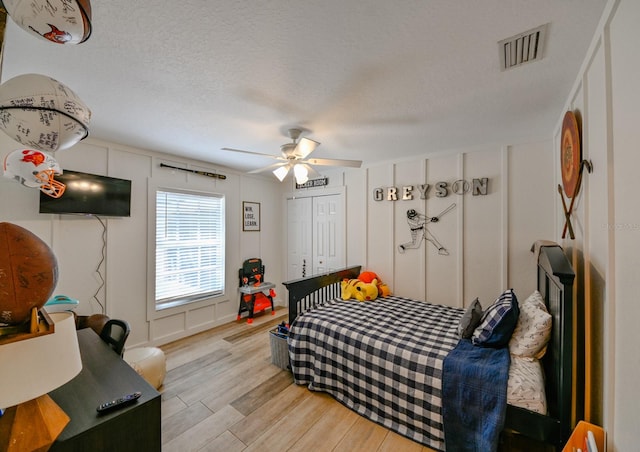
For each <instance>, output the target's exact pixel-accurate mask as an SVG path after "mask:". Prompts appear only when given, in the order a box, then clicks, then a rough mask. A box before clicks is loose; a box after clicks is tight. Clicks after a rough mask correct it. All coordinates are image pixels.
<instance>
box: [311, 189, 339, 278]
mask: <svg viewBox="0 0 640 452" xmlns="http://www.w3.org/2000/svg"><path fill="white" fill-rule="evenodd" d="M344 235H345V225H344V198H343V196H342V195H328V196H318V197H314V198H313V236H312V237H313V238H312V242H313V274H318V273H324V272H328V271H332V270H336V269H338V268H342V267H344V266H345V261H346V259H345V251H344V249H345V246H344V245H345V241H344Z"/></svg>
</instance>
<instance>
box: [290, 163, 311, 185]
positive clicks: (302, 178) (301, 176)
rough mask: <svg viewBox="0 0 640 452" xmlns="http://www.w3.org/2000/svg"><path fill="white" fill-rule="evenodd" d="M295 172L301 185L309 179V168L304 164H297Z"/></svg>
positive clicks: (294, 168) (297, 181)
mask: <svg viewBox="0 0 640 452" xmlns="http://www.w3.org/2000/svg"><path fill="white" fill-rule="evenodd" d="M293 174H294V175H295V176H296V183H298V184H299V185H302V184H304V183H305V182H307V181H308V180H309V170H308V169H307V166H306V165H304V164H301V163H298V164H296V165H295V166H294V167H293Z"/></svg>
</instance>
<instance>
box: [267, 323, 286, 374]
mask: <svg viewBox="0 0 640 452" xmlns="http://www.w3.org/2000/svg"><path fill="white" fill-rule="evenodd" d="M269 339H270V342H271V363H272V364H275V365H276V366H278V367H279V368H281V369H284V370H291V365H290V364H289V347H288V346H287V338H286V337H283V336H282V335H281V334H278V329H277V328H276V329H274V330H271V331H269Z"/></svg>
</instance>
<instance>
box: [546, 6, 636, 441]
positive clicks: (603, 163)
mask: <svg viewBox="0 0 640 452" xmlns="http://www.w3.org/2000/svg"><path fill="white" fill-rule="evenodd" d="M638 23H640V2H638V1H637V0H609V1H608V3H607V5H606V7H605V11H604V13H603V16H602V19H601V21H600V25H599V27H598V30H597V31H596V33H595V36H594V38H593V40H592V42H591V46H590V48H589V51H588V53H587V55H586V56H585V58H584V61H583V65H582V68H581V70H580V73H579V74H577V77H576V81H575V84H574V87H573V89H572V91H571V93H569V95H568V97H567V100H566V109H565V110H572V111H574V112H575V113H576V115H577V116H578V117H579V119H580V121H579V123H580V125H581V127H580V128H581V130H582V143H583V146H582V152H583V158H584V159H588V160H590V161H591V163H592V165H593V172H592V173H591V174H585V176H584V179H583V186H582V190H581V191H580V194H579V195H578V197H577V198H576V201H575V211H574V214H573V216H572V225H573V228H574V231H575V239H574V240H571V239H570V238H569V237H566V238H565V239H564V240H561V242H562V244H563V246H564V248H565V249H566V250H568V251H569V253H570V256H571V258H572V259H573V264H574V268H575V269H576V278H577V280H578V287H582V288H583V290H582V291H581V292H580V293H578V294H577V295H578V299H579V300H583V301H584V307H585V317H586V319H585V320H586V323H585V330H586V341H587V342H586V347H585V349H586V352H587V353H586V363H585V366H586V371H585V373H584V378H585V386H586V397H585V417H586V419H587V420H588V421H590V422H593V423H595V424H597V425H601V426H604V427H605V430H606V431H607V440H608V450H609V451H614V452H615V451H621V452H624V451H631V450H638V440H639V439H640V433H639V432H638V416H637V411H638V406H639V405H640V391H639V390H638V381H639V380H640V353H639V352H638V344H639V343H640V332H639V331H640V330H639V329H638V327H637V319H638V318H640V303H639V302H638V294H639V293H640V279H639V278H638V275H640V257H638V255H639V252H640V207H639V205H640V203H639V202H638V174H639V173H640V172H639V170H638V169H639V168H640V149H639V146H638V143H640V127H639V126H638V121H639V120H640V85H639V84H638V74H639V73H640V48H639V47H638V43H639V42H640V29H639V28H638ZM561 127H562V117H559V118H558V122H557V127H556V130H555V136H554V141H555V143H556V144H555V147H556V148H558V149H559V146H560V145H559V143H560V139H561ZM558 183H561V177H560V171H559V168H558V169H557V171H556V184H558ZM556 204H557V207H556V211H557V212H559V213H560V215H561V214H562V205H561V203H560V200H559V198H558V199H557V200H556ZM563 219H564V218H563V217H562V216H560V217H558V223H557V226H556V231H559V232H561V228H562V226H563ZM558 238H559V239H560V237H558Z"/></svg>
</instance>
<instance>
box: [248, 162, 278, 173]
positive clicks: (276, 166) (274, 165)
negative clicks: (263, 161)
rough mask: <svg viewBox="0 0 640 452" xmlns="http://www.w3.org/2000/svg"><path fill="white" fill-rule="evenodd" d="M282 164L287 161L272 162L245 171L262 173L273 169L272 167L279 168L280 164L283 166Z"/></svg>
mask: <svg viewBox="0 0 640 452" xmlns="http://www.w3.org/2000/svg"><path fill="white" fill-rule="evenodd" d="M284 165H287V162H282V163H274V164H273V165H269V166H263V167H262V168H258V169H254V170H251V171H249V172H247V174H258V173H264V172H265V171H273V170H274V169H277V168H280V167H281V166H284Z"/></svg>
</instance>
